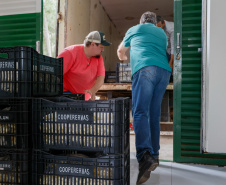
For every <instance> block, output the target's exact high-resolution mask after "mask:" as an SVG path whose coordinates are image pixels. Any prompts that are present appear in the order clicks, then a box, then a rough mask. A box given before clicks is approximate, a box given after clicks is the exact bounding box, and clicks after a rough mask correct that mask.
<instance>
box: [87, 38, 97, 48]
mask: <svg viewBox="0 0 226 185" xmlns="http://www.w3.org/2000/svg"><path fill="white" fill-rule="evenodd" d="M91 43H92V42H90V41H88V40H87V39H85V40H84V45H85V47H89V46H90V45H91ZM95 44H96V45H97V46H99V43H95Z"/></svg>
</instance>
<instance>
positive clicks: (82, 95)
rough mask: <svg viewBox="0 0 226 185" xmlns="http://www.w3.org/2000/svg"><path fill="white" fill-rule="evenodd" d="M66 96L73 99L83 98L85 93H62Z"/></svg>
mask: <svg viewBox="0 0 226 185" xmlns="http://www.w3.org/2000/svg"><path fill="white" fill-rule="evenodd" d="M63 96H64V97H66V98H71V99H74V100H85V94H82V93H78V94H63Z"/></svg>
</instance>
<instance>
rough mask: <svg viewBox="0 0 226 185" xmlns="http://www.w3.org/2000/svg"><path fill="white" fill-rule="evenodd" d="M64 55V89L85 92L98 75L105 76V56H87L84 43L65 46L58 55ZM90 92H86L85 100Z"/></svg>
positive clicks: (88, 97) (72, 91)
mask: <svg viewBox="0 0 226 185" xmlns="http://www.w3.org/2000/svg"><path fill="white" fill-rule="evenodd" d="M59 57H63V58H64V59H63V91H70V92H71V93H85V92H84V90H87V89H90V88H91V87H92V86H93V85H94V84H95V82H96V78H97V77H98V76H102V75H103V76H105V68H104V61H103V57H102V56H100V58H96V57H91V58H90V59H89V58H87V57H86V55H85V52H84V45H82V44H81V45H72V46H69V47H67V48H65V49H64V50H63V51H62V52H61V53H60V54H59V56H58V58H59ZM89 99H90V94H88V93H85V100H89Z"/></svg>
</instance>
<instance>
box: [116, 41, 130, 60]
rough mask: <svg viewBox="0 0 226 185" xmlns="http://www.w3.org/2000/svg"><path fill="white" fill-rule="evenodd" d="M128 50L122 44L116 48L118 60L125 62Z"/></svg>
mask: <svg viewBox="0 0 226 185" xmlns="http://www.w3.org/2000/svg"><path fill="white" fill-rule="evenodd" d="M128 49H129V47H125V46H124V45H123V42H121V44H120V45H119V46H118V50H117V55H118V58H119V60H127V56H126V51H127V50H128Z"/></svg>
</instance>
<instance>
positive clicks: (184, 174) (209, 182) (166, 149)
mask: <svg viewBox="0 0 226 185" xmlns="http://www.w3.org/2000/svg"><path fill="white" fill-rule="evenodd" d="M160 147H161V149H160V155H159V158H160V165H159V167H158V168H157V169H156V170H155V171H154V172H152V173H151V177H150V179H149V180H148V181H147V182H146V183H144V184H143V185H225V184H226V167H218V166H210V165H196V164H195V165H194V164H181V163H174V162H172V161H173V136H161V138H160ZM130 151H131V152H130V185H135V184H136V180H137V175H138V163H137V160H136V150H135V136H134V135H130ZM165 161H170V162H165Z"/></svg>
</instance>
